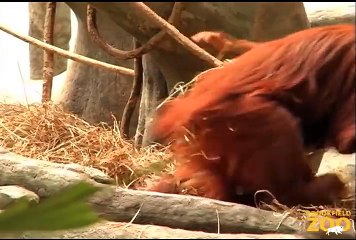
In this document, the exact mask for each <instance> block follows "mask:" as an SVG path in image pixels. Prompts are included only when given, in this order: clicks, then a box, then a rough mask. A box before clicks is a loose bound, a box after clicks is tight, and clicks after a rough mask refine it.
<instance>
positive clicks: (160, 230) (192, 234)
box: [0, 222, 306, 239]
mask: <svg viewBox="0 0 356 240" xmlns="http://www.w3.org/2000/svg"><path fill="white" fill-rule="evenodd" d="M8 237H9V238H10V237H16V238H25V239H43V238H48V239H74V238H75V239H78V238H80V239H89V238H91V239H138V238H140V239H199V238H200V239H306V237H303V236H301V235H296V234H246V233H240V234H218V233H205V232H200V231H188V230H182V229H173V228H169V227H160V226H154V225H138V224H125V223H116V222H101V223H98V224H95V225H92V226H89V227H86V228H81V229H75V230H69V231H57V232H26V233H23V234H21V235H20V236H19V235H16V236H8ZM1 238H3V236H1V237H0V239H1Z"/></svg>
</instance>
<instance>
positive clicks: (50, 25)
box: [42, 2, 56, 102]
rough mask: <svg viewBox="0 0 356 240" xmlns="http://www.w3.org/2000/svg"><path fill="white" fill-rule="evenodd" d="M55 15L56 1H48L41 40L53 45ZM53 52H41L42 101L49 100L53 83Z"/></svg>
mask: <svg viewBox="0 0 356 240" xmlns="http://www.w3.org/2000/svg"><path fill="white" fill-rule="evenodd" d="M55 17H56V2H48V3H47V8H46V16H45V21H44V27H43V41H44V42H45V43H48V44H51V45H53V32H54V22H55ZM53 68H54V53H53V52H52V51H48V50H46V49H45V50H44V54H43V85H42V102H47V101H50V100H51V95H52V85H53V73H54V71H53Z"/></svg>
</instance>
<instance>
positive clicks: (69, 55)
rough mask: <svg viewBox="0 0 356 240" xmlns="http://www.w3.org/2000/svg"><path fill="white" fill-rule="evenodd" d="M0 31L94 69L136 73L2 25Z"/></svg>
mask: <svg viewBox="0 0 356 240" xmlns="http://www.w3.org/2000/svg"><path fill="white" fill-rule="evenodd" d="M0 30H1V31H4V32H6V33H8V34H10V35H12V36H14V37H16V38H18V39H21V40H22V41H25V42H27V43H30V44H33V45H35V46H37V47H40V48H42V49H46V50H49V51H51V52H54V53H57V54H58V55H61V56H62V57H65V58H68V59H71V60H73V61H77V62H80V63H84V64H88V65H90V66H93V67H97V68H103V69H106V70H110V71H113V72H116V73H118V74H123V75H127V76H134V75H135V72H134V70H132V69H129V68H124V67H119V66H115V65H112V64H109V63H104V62H100V61H98V60H95V59H92V58H88V57H85V56H82V55H79V54H76V53H71V52H69V51H66V50H63V49H61V48H58V47H55V46H53V45H50V44H47V43H44V42H42V41H40V40H37V39H36V38H33V37H30V36H26V35H23V34H21V33H18V32H15V31H13V30H10V29H9V28H8V27H5V26H4V25H1V24H0Z"/></svg>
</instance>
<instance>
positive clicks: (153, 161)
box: [0, 103, 174, 189]
mask: <svg viewBox="0 0 356 240" xmlns="http://www.w3.org/2000/svg"><path fill="white" fill-rule="evenodd" d="M0 146H3V147H5V148H7V149H9V150H10V151H12V152H14V153H17V154H21V155H22V156H25V157H30V158H34V159H41V160H47V161H51V162H57V163H77V164H81V165H84V166H90V167H95V168H97V169H100V170H102V171H103V172H105V173H107V174H108V175H109V176H110V177H112V178H114V179H115V180H116V182H117V184H118V185H121V186H126V187H130V188H135V189H140V188H145V187H146V185H147V184H149V183H150V182H151V181H154V180H156V179H157V178H158V176H157V175H158V174H160V173H161V172H169V171H172V170H173V169H174V166H173V163H172V161H171V157H170V155H169V153H168V151H166V150H165V149H161V150H160V151H157V150H155V149H154V146H151V147H146V148H142V149H139V150H138V149H135V148H134V147H133V144H132V143H131V142H129V141H125V140H123V139H122V138H121V136H120V132H119V128H118V124H117V122H116V121H115V124H114V126H113V127H109V126H107V125H106V124H97V125H91V124H89V123H87V122H85V121H84V120H82V119H80V118H78V117H76V116H75V115H72V114H69V113H66V112H64V111H63V110H62V109H61V107H60V106H58V105H54V104H51V103H48V104H33V105H29V106H23V105H15V104H1V103H0Z"/></svg>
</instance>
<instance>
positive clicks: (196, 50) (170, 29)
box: [132, 2, 223, 67]
mask: <svg viewBox="0 0 356 240" xmlns="http://www.w3.org/2000/svg"><path fill="white" fill-rule="evenodd" d="M132 4H133V5H134V6H136V8H139V9H140V10H141V12H143V13H145V14H146V15H147V17H149V18H151V20H152V21H153V22H155V23H156V24H157V25H159V26H160V27H161V29H163V30H164V31H166V32H167V33H168V34H169V35H170V36H171V37H172V38H174V39H175V40H176V41H177V42H178V43H180V44H181V45H182V46H184V47H185V48H186V49H187V50H188V51H190V52H191V53H193V54H194V55H196V56H197V57H199V58H200V59H202V60H204V61H206V62H208V63H210V64H211V65H212V66H213V67H219V66H221V65H222V64H223V62H221V61H220V60H218V59H216V58H215V57H213V56H212V55H210V54H209V53H207V52H206V51H205V50H203V49H202V48H200V47H199V46H198V45H196V44H195V43H194V42H192V41H191V40H190V39H189V38H187V37H186V36H184V35H183V34H181V33H180V32H179V30H177V29H176V28H175V27H174V26H172V25H171V24H169V23H168V22H167V21H166V20H164V19H163V18H161V17H160V16H158V15H157V14H156V13H155V12H154V11H152V10H151V9H150V8H149V7H148V6H146V5H145V4H144V3H143V2H133V3H132Z"/></svg>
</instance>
